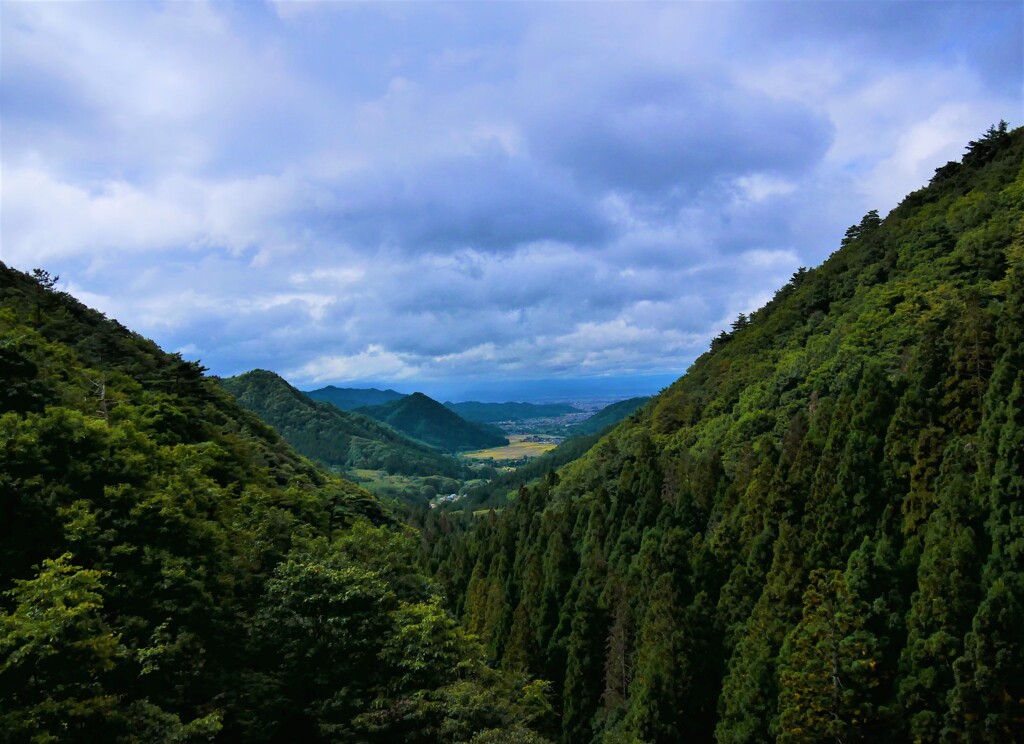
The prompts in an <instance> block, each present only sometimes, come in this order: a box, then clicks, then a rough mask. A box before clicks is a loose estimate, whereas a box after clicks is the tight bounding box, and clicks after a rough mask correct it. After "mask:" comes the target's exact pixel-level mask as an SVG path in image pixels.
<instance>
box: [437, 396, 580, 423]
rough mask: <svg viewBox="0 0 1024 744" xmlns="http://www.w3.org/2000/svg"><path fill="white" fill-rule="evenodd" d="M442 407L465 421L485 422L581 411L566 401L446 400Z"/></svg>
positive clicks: (517, 419)
mask: <svg viewBox="0 0 1024 744" xmlns="http://www.w3.org/2000/svg"><path fill="white" fill-rule="evenodd" d="M444 407H445V408H447V409H448V410H450V411H455V413H457V414H459V415H460V416H461V417H462V418H464V419H466V420H467V421H478V422H480V423H485V424H491V423H495V422H498V421H523V420H526V419H537V418H548V417H553V416H564V415H565V414H567V413H583V411H582V410H580V409H579V408H576V407H575V406H570V405H568V404H566V403H545V404H538V403H512V402H509V403H479V402H477V401H467V402H465V403H452V402H450V401H448V402H446V403H445V404H444Z"/></svg>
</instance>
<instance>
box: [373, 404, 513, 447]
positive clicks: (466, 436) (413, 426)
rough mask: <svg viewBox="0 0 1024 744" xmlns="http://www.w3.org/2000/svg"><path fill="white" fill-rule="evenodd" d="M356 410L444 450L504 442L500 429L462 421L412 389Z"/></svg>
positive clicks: (506, 442) (495, 444)
mask: <svg viewBox="0 0 1024 744" xmlns="http://www.w3.org/2000/svg"><path fill="white" fill-rule="evenodd" d="M357 413H362V414H365V415H367V416H371V417H373V418H375V419H377V420H378V421H383V422H384V423H385V424H388V425H389V426H393V427H395V428H396V429H398V430H399V431H401V432H403V433H405V434H407V435H409V436H410V437H412V438H413V439H418V440H420V441H421V442H426V443H427V444H429V445H431V446H432V447H437V448H438V449H440V450H444V451H445V452H459V451H462V450H475V449H486V448H487V447H500V446H502V445H504V444H508V439H506V438H505V435H504V434H502V433H501V430H500V429H497V428H492V427H490V426H488V425H487V424H476V423H472V422H470V421H466V420H465V419H463V418H461V417H460V416H459V415H458V414H456V413H455V412H454V411H450V410H448V409H447V408H445V407H444V406H443V405H441V404H440V403H438V402H437V401H436V400H434V399H433V398H430V397H428V396H426V395H424V394H423V393H413V394H412V395H407V396H405V397H404V398H401V399H400V400H394V401H391V402H390V403H385V404H383V405H380V406H369V407H367V408H360V409H358V410H357Z"/></svg>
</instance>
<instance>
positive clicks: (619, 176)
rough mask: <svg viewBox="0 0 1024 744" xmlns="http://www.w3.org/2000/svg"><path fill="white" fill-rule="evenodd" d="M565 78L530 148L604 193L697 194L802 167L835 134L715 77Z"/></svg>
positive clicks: (803, 114)
mask: <svg viewBox="0 0 1024 744" xmlns="http://www.w3.org/2000/svg"><path fill="white" fill-rule="evenodd" d="M560 82H561V83H562V84H561V85H559V86H558V87H557V100H553V101H546V103H547V104H548V105H546V106H544V107H543V108H541V109H540V110H538V111H537V112H536V113H535V114H534V115H533V116H532V118H531V121H530V124H529V126H528V128H527V132H528V137H529V142H530V147H531V150H532V151H533V152H536V153H537V154H538V155H539V156H541V157H543V158H547V159H550V160H551V161H553V162H555V163H557V164H559V165H560V166H562V167H565V168H567V169H569V170H571V171H572V172H573V173H575V174H576V175H578V176H579V177H580V178H583V179H586V180H587V181H589V182H591V183H593V184H594V185H596V186H597V187H599V188H601V189H605V190H618V189H625V190H632V191H640V192H644V193H646V194H648V195H651V194H664V192H665V191H666V190H669V191H671V190H673V189H683V190H685V191H686V192H692V191H695V190H699V189H700V188H702V187H705V186H707V185H708V184H710V183H714V182H715V180H716V179H717V178H720V177H722V176H730V175H736V174H742V173H747V172H755V171H777V172H783V173H791V172H800V171H802V170H804V169H806V168H807V167H808V166H810V165H811V164H812V163H814V162H816V161H817V160H818V159H819V158H820V157H821V156H822V155H823V154H824V152H825V150H826V149H827V147H828V145H829V142H830V138H831V127H830V125H829V123H828V122H827V121H826V120H824V119H823V117H821V116H820V115H818V114H814V113H812V112H811V111H810V110H808V109H806V108H804V107H803V106H801V105H799V104H795V103H793V102H780V101H777V100H773V99H771V98H769V97H768V96H766V95H764V94H759V93H756V92H750V91H744V90H741V89H739V88H737V87H735V86H734V85H733V84H731V83H730V82H729V81H728V80H727V79H724V78H721V77H717V76H716V77H714V78H713V79H711V80H708V79H707V78H706V77H704V78H698V77H696V76H695V75H693V76H683V75H682V74H679V75H672V74H669V73H658V72H655V73H653V74H651V73H649V74H647V75H643V76H639V75H638V76H630V77H627V78H625V79H621V80H618V81H614V82H608V81H604V80H562V81H560ZM551 92H552V94H555V93H556V91H554V90H553V91H551ZM769 132H770V133H771V134H770V136H769V135H767V134H766V133H769Z"/></svg>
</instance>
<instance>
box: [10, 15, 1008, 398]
mask: <svg viewBox="0 0 1024 744" xmlns="http://www.w3.org/2000/svg"><path fill="white" fill-rule="evenodd" d="M0 13H2V16H0V33H2V39H0V42H2V60H0V62H2V67H0V70H2V72H0V75H2V80H0V82H2V102H0V103H2V109H0V112H2V113H0V116H2V153H0V166H2V179H3V180H2V221H0V237H2V244H0V260H3V261H4V262H6V263H8V264H9V265H13V266H15V267H17V268H21V269H30V268H32V267H36V266H41V267H45V268H47V269H49V270H50V271H51V272H55V273H59V274H60V275H61V277H62V281H61V286H62V288H64V289H65V290H67V291H69V292H71V293H73V294H74V295H75V296H77V297H79V298H80V299H81V300H83V301H84V302H86V303H88V304H90V305H92V306H94V307H97V308H99V309H100V310H102V311H104V312H106V313H107V314H108V315H109V316H112V317H115V318H117V319H118V320H120V321H121V322H122V323H124V324H125V325H127V326H129V327H131V328H132V329H134V330H137V331H139V332H140V333H142V334H144V335H147V336H150V337H152V338H153V339H155V340H156V341H157V342H158V343H160V344H161V345H162V346H163V347H164V348H166V349H169V350H172V351H180V352H182V354H183V355H185V356H186V357H188V358H193V359H201V360H202V362H203V363H204V364H205V365H206V366H208V367H209V368H210V370H211V372H213V373H215V374H220V375H231V374H237V373H240V372H243V371H245V370H248V369H252V368H255V367H262V368H267V369H273V370H275V371H278V372H280V373H282V374H283V375H284V376H285V377H287V378H288V379H289V380H290V381H292V382H293V383H295V384H297V385H299V386H300V387H303V388H312V387H319V386H321V385H324V384H327V383H335V384H355V385H365V384H387V385H389V386H392V387H396V388H398V389H400V390H404V391H407V392H408V391H411V390H413V389H421V390H424V391H425V392H427V393H428V394H434V395H436V396H438V397H454V398H459V397H469V396H473V397H492V398H499V399H503V398H505V397H516V396H519V397H522V396H525V395H530V396H532V397H534V398H540V397H543V393H544V392H545V391H549V392H551V391H562V392H564V393H565V394H569V393H571V391H574V390H579V391H581V392H582V391H586V392H589V393H594V394H596V393H599V392H608V393H609V394H616V395H620V394H621V395H627V394H630V393H634V392H636V393H640V392H656V391H657V389H658V388H660V387H662V386H663V385H664V384H666V383H667V382H668V381H670V380H671V379H674V378H675V377H676V376H678V375H679V374H680V373H681V372H682V371H684V370H685V369H686V367H687V365H688V364H689V363H690V362H691V361H692V360H693V359H694V358H695V357H696V356H697V355H698V354H700V353H701V352H702V351H704V350H705V349H706V348H707V345H708V342H709V340H710V338H711V337H712V336H714V335H715V334H716V333H717V332H718V331H719V330H720V329H722V328H724V327H727V326H728V324H729V323H730V322H731V320H732V319H734V318H735V317H736V315H737V314H738V313H740V312H749V311H750V310H753V309H755V308H757V307H759V306H760V305H762V304H763V303H764V302H765V301H766V300H767V299H768V298H770V297H771V295H772V294H773V292H774V290H775V289H776V288H777V287H778V286H779V285H781V284H783V283H784V282H785V281H787V279H788V278H789V277H790V275H791V274H792V273H793V271H794V270H796V268H797V267H799V266H801V265H806V266H813V265H816V264H817V263H820V262H821V261H822V260H823V259H824V258H825V257H826V256H827V255H828V254H829V253H831V252H832V251H833V250H834V249H835V248H836V247H837V246H838V243H839V240H840V238H841V237H842V234H843V231H844V230H845V228H846V227H847V226H848V225H850V224H852V223H855V222H858V221H859V220H860V218H861V216H862V215H863V214H864V213H865V212H866V211H868V210H869V209H878V210H879V211H880V212H881V213H882V214H883V215H884V214H885V213H886V212H887V211H888V210H889V209H891V208H892V207H894V206H895V205H896V203H897V202H898V200H899V199H900V197H902V196H903V195H905V194H906V193H908V192H909V191H911V190H913V189H915V188H918V187H919V186H921V185H923V184H925V183H926V182H927V181H928V179H929V178H930V177H931V175H932V172H933V170H934V169H935V168H936V167H938V166H940V165H942V164H944V163H945V162H946V161H948V160H950V159H956V158H958V157H959V156H960V155H961V154H962V152H963V148H964V145H965V144H966V143H967V142H968V141H969V140H971V139H975V138H976V137H977V136H978V135H980V134H981V133H983V132H984V131H985V129H986V128H987V127H988V126H989V125H991V124H993V123H995V122H998V121H999V120H1000V119H1006V120H1007V121H1009V122H1010V124H1011V126H1018V125H1020V124H1021V123H1022V122H1024V110H1022V109H1024V107H1022V75H1024V73H1022V70H1024V51H1022V50H1024V5H1022V4H1021V3H1020V2H1017V1H1014V2H1005V3H1004V2H966V3H946V2H881V3H874V2H746V3H726V2H722V3H713V2H701V3H689V2H676V3H664V4H639V3H628V4H627V3H621V4H620V3H611V2H604V3H594V4H591V3H581V2H574V3H565V4H561V3H553V2H552V3H529V4H520V3H511V2H510V3H486V4H485V3H469V2H463V3H454V4H442V3H431V2H419V3H415V4H402V3H384V4H354V3H343V2H329V3H322V4H318V3H312V2H283V1H282V2H267V3H260V2H255V1H253V2H244V3H241V2H240V3H235V4H232V3H222V2H218V3H205V2H165V3H146V2H102V3H90V2H81V3H68V2H23V3H22V2H11V1H8V0H4V2H2V4H0Z"/></svg>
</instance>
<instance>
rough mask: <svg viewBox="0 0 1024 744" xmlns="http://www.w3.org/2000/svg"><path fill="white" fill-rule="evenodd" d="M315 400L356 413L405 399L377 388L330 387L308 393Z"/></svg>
mask: <svg viewBox="0 0 1024 744" xmlns="http://www.w3.org/2000/svg"><path fill="white" fill-rule="evenodd" d="M306 395H308V396H309V397H310V398H312V399H313V400H321V401H323V402H324V403H330V404H332V405H334V406H337V407H338V408H340V409H341V410H343V411H354V410H355V409H356V408H362V407H364V406H379V405H383V404H384V403H390V402H391V401H393V400H399V399H400V398H404V397H405V395H403V394H402V393H398V392H395V391H394V390H378V389H377V388H339V387H335V386H334V385H328V386H327V387H322V388H319V389H317V390H309V391H307V392H306Z"/></svg>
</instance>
